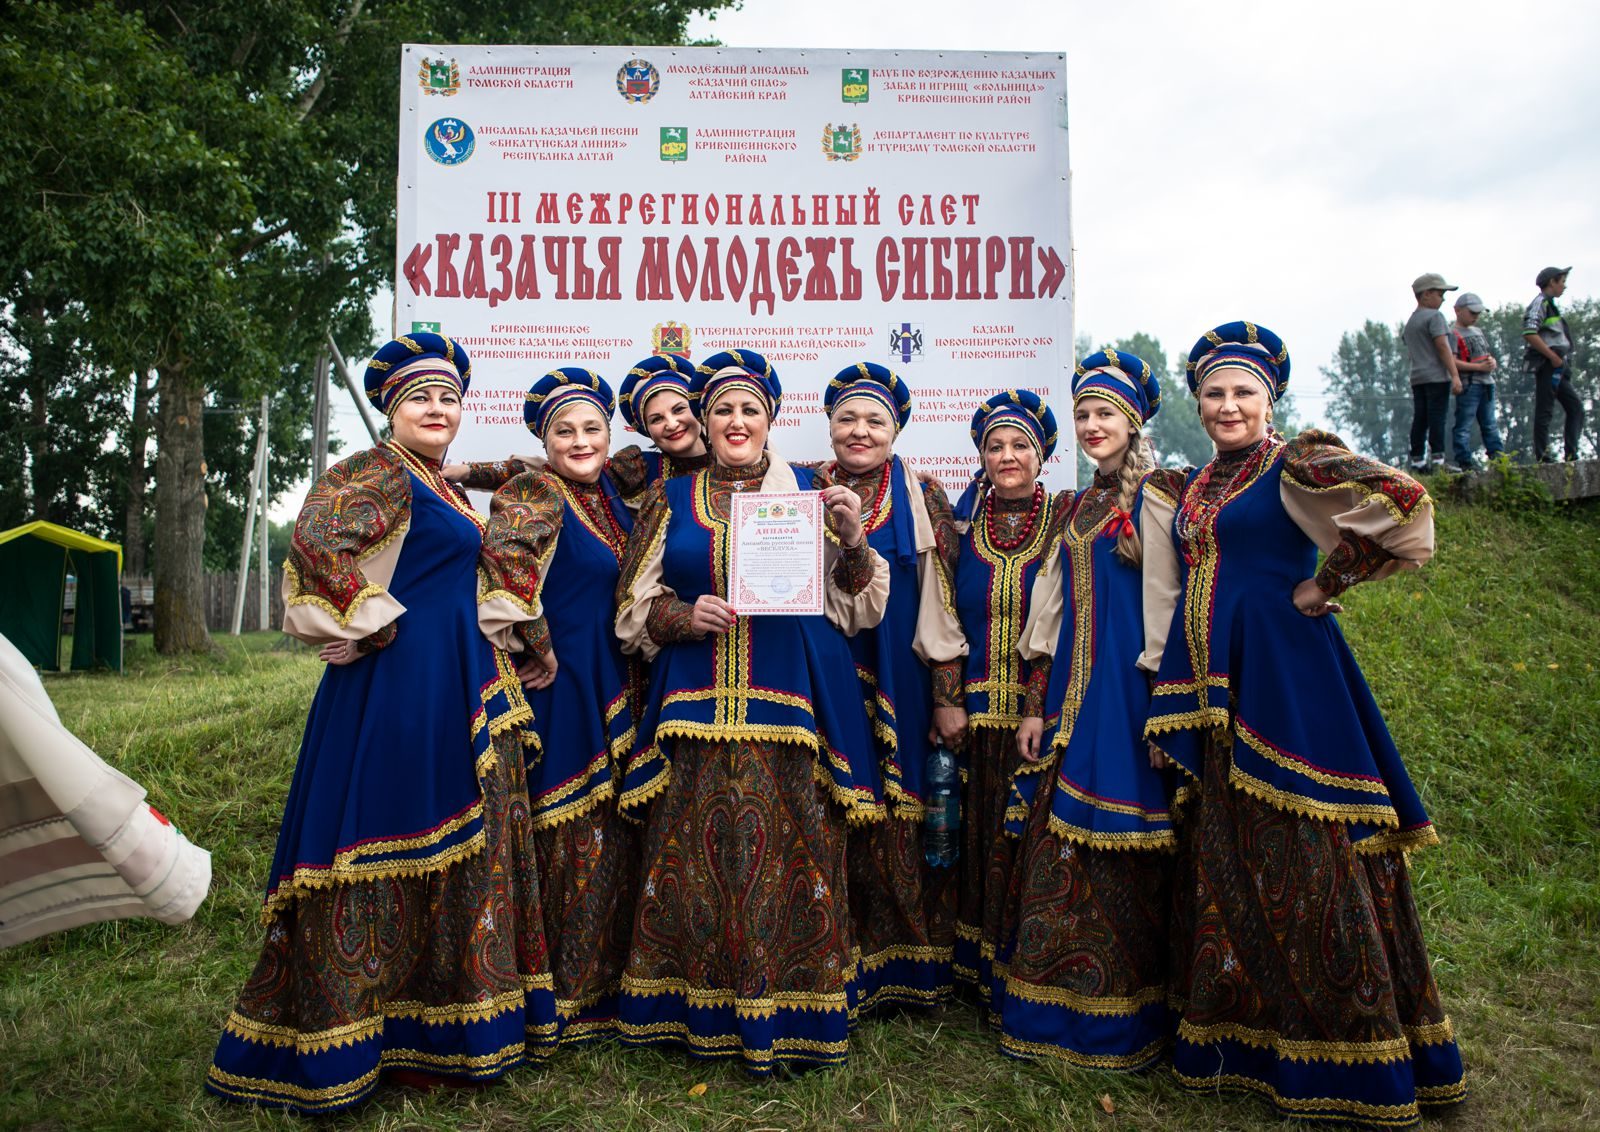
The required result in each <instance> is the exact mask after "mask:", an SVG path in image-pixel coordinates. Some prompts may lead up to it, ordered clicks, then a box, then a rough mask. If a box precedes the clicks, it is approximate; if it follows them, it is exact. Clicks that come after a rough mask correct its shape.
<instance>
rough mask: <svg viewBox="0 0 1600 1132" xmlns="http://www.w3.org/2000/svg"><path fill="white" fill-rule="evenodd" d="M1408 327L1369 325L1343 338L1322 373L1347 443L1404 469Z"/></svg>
mask: <svg viewBox="0 0 1600 1132" xmlns="http://www.w3.org/2000/svg"><path fill="white" fill-rule="evenodd" d="M1402 329H1403V327H1401V326H1399V325H1396V326H1390V325H1388V324H1386V323H1382V322H1373V321H1372V320H1370V319H1369V320H1368V321H1367V322H1366V324H1365V325H1364V326H1362V328H1361V329H1360V330H1357V331H1346V332H1345V333H1344V334H1343V335H1341V336H1340V338H1339V345H1338V348H1337V349H1336V350H1335V351H1334V356H1333V361H1332V362H1331V363H1330V364H1329V365H1326V366H1323V367H1321V368H1322V376H1323V380H1324V381H1325V383H1326V385H1325V388H1326V389H1327V391H1328V395H1329V401H1328V416H1329V417H1330V418H1332V420H1333V423H1334V426H1335V427H1336V428H1337V429H1338V430H1339V435H1340V436H1341V437H1342V438H1343V440H1344V441H1345V443H1346V444H1349V445H1350V446H1351V447H1352V448H1354V449H1355V450H1356V451H1358V452H1364V453H1366V454H1367V455H1369V456H1373V457H1376V458H1377V459H1380V460H1386V461H1388V462H1389V463H1391V464H1395V463H1398V464H1404V462H1405V459H1406V454H1407V447H1408V445H1409V443H1410V439H1409V432H1410V428H1411V379H1410V373H1411V367H1410V364H1409V363H1408V362H1407V361H1406V349H1405V344H1404V343H1403V342H1402V341H1401V338H1400V332H1401V330H1402Z"/></svg>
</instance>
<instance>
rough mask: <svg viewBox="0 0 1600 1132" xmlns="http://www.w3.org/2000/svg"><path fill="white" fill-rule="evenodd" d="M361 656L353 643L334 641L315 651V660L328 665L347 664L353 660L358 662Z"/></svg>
mask: <svg viewBox="0 0 1600 1132" xmlns="http://www.w3.org/2000/svg"><path fill="white" fill-rule="evenodd" d="M363 655H364V654H363V653H362V652H361V650H360V649H358V648H356V643H355V642H354V641H334V642H333V644H331V645H323V646H322V647H321V648H320V649H318V650H317V659H318V660H321V661H325V662H326V663H328V664H349V663H350V662H351V661H353V660H360V659H361V657H362V656H363Z"/></svg>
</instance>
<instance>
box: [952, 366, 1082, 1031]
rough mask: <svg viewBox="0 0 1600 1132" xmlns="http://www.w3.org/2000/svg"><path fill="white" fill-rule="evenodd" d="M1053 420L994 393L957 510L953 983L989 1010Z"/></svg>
mask: <svg viewBox="0 0 1600 1132" xmlns="http://www.w3.org/2000/svg"><path fill="white" fill-rule="evenodd" d="M1056 436H1057V434H1056V418H1055V414H1054V413H1053V412H1051V411H1050V407H1049V406H1048V405H1046V404H1045V403H1044V402H1043V401H1041V400H1040V399H1039V396H1038V394H1036V393H1034V392H1032V391H1031V390H1027V389H1012V390H1007V391H1005V392H1002V393H996V394H995V395H994V396H993V397H991V398H989V400H988V401H986V402H984V403H983V404H982V405H980V406H978V411H977V412H976V413H974V414H973V416H972V442H973V444H974V445H976V446H977V449H978V454H979V455H980V457H981V458H982V460H983V467H982V469H981V470H980V471H979V473H978V476H977V478H976V479H975V480H974V481H973V484H972V486H971V487H969V488H968V489H967V491H966V492H965V494H963V495H962V497H961V501H960V502H959V503H958V504H957V505H956V519H957V521H958V522H965V523H966V524H967V526H966V530H965V532H964V533H963V536H962V539H961V550H960V557H959V559H958V561H957V565H956V611H957V613H958V614H959V615H960V618H961V628H962V631H963V633H964V635H965V636H966V639H967V644H968V649H969V651H968V653H967V661H966V671H965V673H964V679H963V682H962V691H963V693H964V700H965V704H966V712H967V722H968V726H969V728H970V729H971V731H970V734H969V735H968V737H967V739H966V743H965V748H964V749H965V754H966V758H965V762H966V783H965V787H964V791H963V795H962V806H961V852H960V858H959V860H958V861H957V863H956V867H957V869H958V870H959V871H960V888H959V890H958V897H957V909H956V958H955V973H956V978H958V979H961V980H963V981H965V982H967V983H969V984H971V985H972V986H973V987H974V989H975V990H976V991H977V996H978V1001H979V1002H980V1003H984V1004H988V1003H990V999H991V991H992V982H993V971H992V964H993V960H994V948H995V944H996V943H997V942H998V937H999V934H1000V930H1001V928H1000V923H1001V919H1002V918H1003V914H1004V907H1005V894H1006V886H1007V884H1008V883H1009V881H1010V876H1011V852H1012V848H1013V842H1012V841H1011V839H1009V838H1004V837H1002V836H1001V830H1002V827H1003V825H1004V824H1005V812H1006V806H1007V803H1008V801H1009V797H1010V791H1011V779H1012V776H1013V775H1014V774H1015V773H1016V769H1017V765H1018V763H1019V761H1020V755H1019V754H1018V749H1017V727H1018V726H1019V725H1020V724H1021V723H1022V720H1023V709H1024V707H1025V698H1026V696H1027V692H1028V683H1029V680H1030V679H1031V678H1032V668H1033V666H1032V665H1031V664H1030V663H1029V662H1027V661H1025V660H1023V659H1022V657H1021V656H1020V655H1019V654H1018V652H1017V640H1018V638H1019V637H1020V636H1021V635H1022V626H1023V624H1024V623H1025V622H1026V621H1027V618H1028V602H1029V596H1030V594H1031V593H1032V590H1033V582H1034V578H1035V577H1036V576H1037V575H1038V573H1039V567H1040V566H1041V564H1042V563H1043V561H1044V557H1045V552H1046V551H1048V550H1049V549H1050V548H1051V547H1052V546H1054V545H1055V543H1056V539H1057V538H1058V537H1059V536H1058V527H1059V524H1060V520H1061V517H1062V516H1063V515H1064V514H1065V510H1066V508H1065V503H1066V502H1067V501H1066V500H1065V499H1063V498H1061V497H1060V496H1052V495H1050V494H1049V493H1048V492H1046V491H1045V489H1044V485H1043V484H1041V483H1040V482H1039V476H1040V474H1041V473H1042V472H1043V471H1044V463H1045V461H1046V460H1048V459H1049V458H1050V456H1051V454H1052V453H1054V452H1055V450H1056Z"/></svg>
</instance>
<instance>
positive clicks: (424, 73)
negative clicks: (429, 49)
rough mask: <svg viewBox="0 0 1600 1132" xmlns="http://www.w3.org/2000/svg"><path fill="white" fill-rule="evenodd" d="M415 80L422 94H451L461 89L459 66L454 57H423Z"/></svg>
mask: <svg viewBox="0 0 1600 1132" xmlns="http://www.w3.org/2000/svg"><path fill="white" fill-rule="evenodd" d="M417 82H418V84H419V85H420V86H421V87H422V93H423V94H443V95H446V96H448V95H452V94H455V93H456V92H457V91H459V90H460V89H461V68H460V67H458V66H457V65H456V61H455V60H454V59H423V61H422V66H421V67H419V68H417Z"/></svg>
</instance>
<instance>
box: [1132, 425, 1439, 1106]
mask: <svg viewBox="0 0 1600 1132" xmlns="http://www.w3.org/2000/svg"><path fill="white" fill-rule="evenodd" d="M1147 490H1148V487H1147ZM1338 491H1344V492H1347V493H1349V494H1351V495H1353V496H1355V497H1358V498H1360V499H1362V500H1366V501H1369V502H1370V503H1371V504H1372V505H1373V506H1378V505H1379V504H1382V506H1383V507H1384V508H1385V509H1386V510H1387V511H1388V512H1389V514H1390V515H1391V516H1392V524H1393V526H1394V527H1395V528H1399V527H1402V526H1405V525H1408V524H1411V523H1415V522H1426V521H1430V520H1431V510H1430V501H1429V500H1428V499H1427V496H1426V494H1425V493H1424V491H1423V489H1422V488H1421V486H1420V485H1418V484H1417V483H1416V482H1415V481H1413V480H1411V479H1409V478H1408V477H1406V476H1403V475H1401V474H1400V473H1398V472H1396V471H1394V470H1393V469H1391V468H1387V467H1385V466H1383V465H1381V464H1377V463H1375V462H1374V461H1371V460H1366V459H1365V458H1363V457H1360V456H1356V455H1354V454H1352V453H1350V452H1348V451H1347V450H1346V449H1344V447H1343V446H1342V444H1340V443H1339V442H1338V440H1337V438H1335V437H1332V436H1329V435H1328V434H1320V433H1306V434H1304V435H1302V436H1301V437H1300V438H1297V439H1296V440H1294V441H1291V442H1290V443H1289V444H1288V445H1284V444H1283V443H1282V442H1280V441H1278V440H1276V438H1268V439H1267V440H1266V441H1264V442H1262V444H1261V445H1258V446H1256V447H1254V448H1252V449H1250V450H1248V451H1245V452H1241V453H1234V454H1230V455H1228V456H1226V457H1220V456H1219V457H1218V458H1217V459H1216V460H1215V461H1213V463H1212V464H1211V465H1208V467H1207V469H1205V470H1203V471H1202V472H1200V473H1193V474H1191V475H1190V476H1189V477H1188V478H1187V480H1186V482H1185V483H1184V484H1183V486H1182V488H1181V491H1180V493H1179V495H1178V498H1177V499H1176V500H1175V502H1176V505H1177V514H1176V519H1175V521H1174V524H1173V541H1174V544H1175V545H1176V547H1177V548H1178V549H1179V551H1180V552H1181V555H1180V563H1179V565H1180V580H1181V583H1182V591H1181V597H1180V599H1179V601H1178V604H1177V608H1176V609H1175V610H1174V613H1173V618H1172V625H1171V629H1170V632H1169V634H1168V638H1167V644H1166V648H1165V652H1164V653H1163V656H1162V660H1161V667H1160V672H1159V674H1158V676H1157V680H1156V684H1155V689H1154V695H1153V697H1152V703H1151V708H1150V716H1149V719H1148V722H1147V733H1148V734H1149V735H1150V736H1151V737H1152V738H1153V739H1154V741H1155V742H1157V743H1158V744H1160V746H1161V747H1162V748H1163V749H1164V750H1165V751H1166V752H1167V753H1168V754H1169V755H1170V756H1171V757H1172V758H1173V759H1174V761H1176V762H1177V764H1178V765H1179V767H1180V768H1181V770H1182V771H1183V773H1184V774H1185V776H1186V778H1187V779H1188V786H1187V788H1186V790H1185V791H1184V793H1185V795H1186V796H1187V797H1188V798H1189V799H1191V801H1190V803H1189V807H1188V812H1187V813H1186V814H1185V817H1184V821H1183V823H1182V825H1181V827H1180V828H1181V830H1182V838H1181V846H1180V855H1179V862H1178V877H1177V882H1176V884H1175V889H1176V892H1177V893H1178V894H1179V899H1178V900H1177V901H1176V902H1175V905H1174V913H1175V916H1174V928H1173V945H1174V951H1173V988H1172V992H1173V996H1174V1000H1175V1001H1176V1002H1177V1003H1179V1004H1181V1017H1180V1019H1179V1023H1178V1032H1177V1042H1176V1045H1175V1046H1174V1049H1173V1063H1174V1068H1175V1069H1176V1071H1177V1074H1178V1079H1179V1081H1180V1082H1182V1083H1183V1084H1184V1085H1185V1086H1187V1087H1189V1088H1192V1089H1194V1090H1196V1091H1202V1092H1213V1091H1216V1090H1217V1089H1224V1090H1237V1091H1246V1092H1253V1093H1257V1094H1259V1095H1262V1096H1264V1097H1266V1098H1268V1099H1269V1100H1271V1101H1272V1103H1273V1104H1274V1105H1275V1106H1276V1107H1277V1108H1278V1109H1279V1110H1280V1111H1281V1112H1282V1113H1283V1114H1284V1115H1287V1116H1294V1117H1298V1118H1302V1119H1323V1120H1339V1121H1344V1122H1348V1123H1357V1124H1363V1123H1365V1124H1372V1125H1374V1126H1383V1127H1398V1126H1404V1125H1407V1124H1411V1123H1414V1122H1416V1120H1417V1119H1418V1117H1419V1114H1420V1112H1421V1111H1422V1110H1423V1109H1425V1108H1430V1107H1442V1106H1445V1105H1450V1104H1454V1103H1457V1102H1459V1101H1460V1100H1462V1099H1463V1098H1464V1096H1465V1095H1466V1089H1465V1084H1464V1081H1463V1076H1462V1067H1461V1055H1460V1052H1459V1050H1458V1048H1457V1046H1456V1042H1455V1038H1454V1032H1453V1029H1452V1027H1451V1024H1450V1020H1449V1018H1448V1017H1447V1016H1446V1015H1445V1013H1444V1008H1443V1005H1442V1003H1441V1002H1440V999H1439V993H1438V989H1437V987H1436V986H1435V985H1434V981H1433V975H1432V971H1431V969H1430V967H1429V963H1428V957H1427V949H1426V947H1425V946H1424V944H1423V940H1422V928H1421V924H1420V921H1419V919H1418V917H1417V911H1416V905H1415V901H1414V898H1413V896H1412V893H1411V886H1410V874H1409V870H1408V868H1407V865H1406V859H1405V855H1404V852H1403V851H1404V850H1407V849H1411V848H1416V847H1419V846H1422V845H1426V844H1430V843H1432V842H1434V841H1435V840H1436V835H1435V834H1434V832H1433V827H1432V825H1431V824H1430V823H1429V821H1428V817H1427V814H1426V813H1425V812H1424V811H1423V808H1422V805H1421V802H1420V801H1419V800H1418V798H1417V794H1416V791H1415V789H1413V787H1412V785H1411V781H1410V778H1409V777H1408V776H1407V774H1406V770H1405V765H1404V764H1403V762H1402V761H1401V759H1400V754H1399V752H1398V751H1397V750H1396V749H1395V746H1394V742H1393V740H1392V739H1391V738H1390V736H1389V731H1388V728H1387V727H1386V726H1385V725H1384V721H1383V716H1382V714H1381V713H1380V712H1379V710H1378V706H1377V704H1376V703H1375V702H1374V700H1373V698H1372V693H1371V692H1370V691H1369V690H1368V688H1367V683H1366V680H1365V679H1364V678H1363V677H1362V675H1361V670H1360V668H1359V667H1358V666H1357V665H1356V662H1355V658H1354V657H1353V656H1352V655H1351V654H1350V650H1349V647H1348V646H1347V645H1346V644H1345V640H1344V636H1343V634H1341V633H1340V631H1339V626H1338V623H1337V621H1336V620H1335V618H1334V617H1332V616H1324V617H1317V618H1309V617H1306V616H1303V615H1302V614H1301V613H1299V612H1298V611H1297V610H1296V609H1295V607H1294V605H1293V603H1292V602H1291V600H1290V594H1291V593H1292V591H1293V589H1294V587H1295V585H1296V584H1297V583H1299V582H1300V581H1301V580H1303V579H1305V578H1309V577H1311V576H1312V575H1313V572H1314V571H1315V570H1316V556H1317V547H1316V545H1315V544H1314V543H1313V542H1312V540H1311V538H1310V537H1309V536H1308V535H1307V534H1306V533H1305V531H1303V530H1302V529H1301V527H1300V525H1299V524H1298V523H1297V522H1296V520H1295V519H1294V518H1293V516H1291V514H1290V512H1289V510H1288V508H1287V507H1286V505H1285V502H1284V500H1285V497H1286V496H1291V495H1294V494H1295V493H1301V494H1304V495H1307V496H1320V495H1326V494H1327V493H1330V492H1338ZM1335 553H1336V554H1337V553H1338V552H1337V551H1336V552H1335ZM1384 554H1385V552H1384V551H1383V549H1382V547H1381V546H1378V545H1376V544H1374V545H1373V547H1372V548H1371V549H1370V552H1368V553H1367V554H1366V555H1365V557H1366V558H1367V559H1368V560H1369V561H1376V560H1377V559H1378V558H1381V557H1382V556H1384ZM1325 569H1326V567H1325ZM1318 577H1319V582H1321V581H1322V578H1323V575H1318ZM1325 588H1326V587H1325ZM1286 845H1292V846H1293V847H1294V851H1293V852H1291V853H1285V852H1283V847H1284V846H1286Z"/></svg>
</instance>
